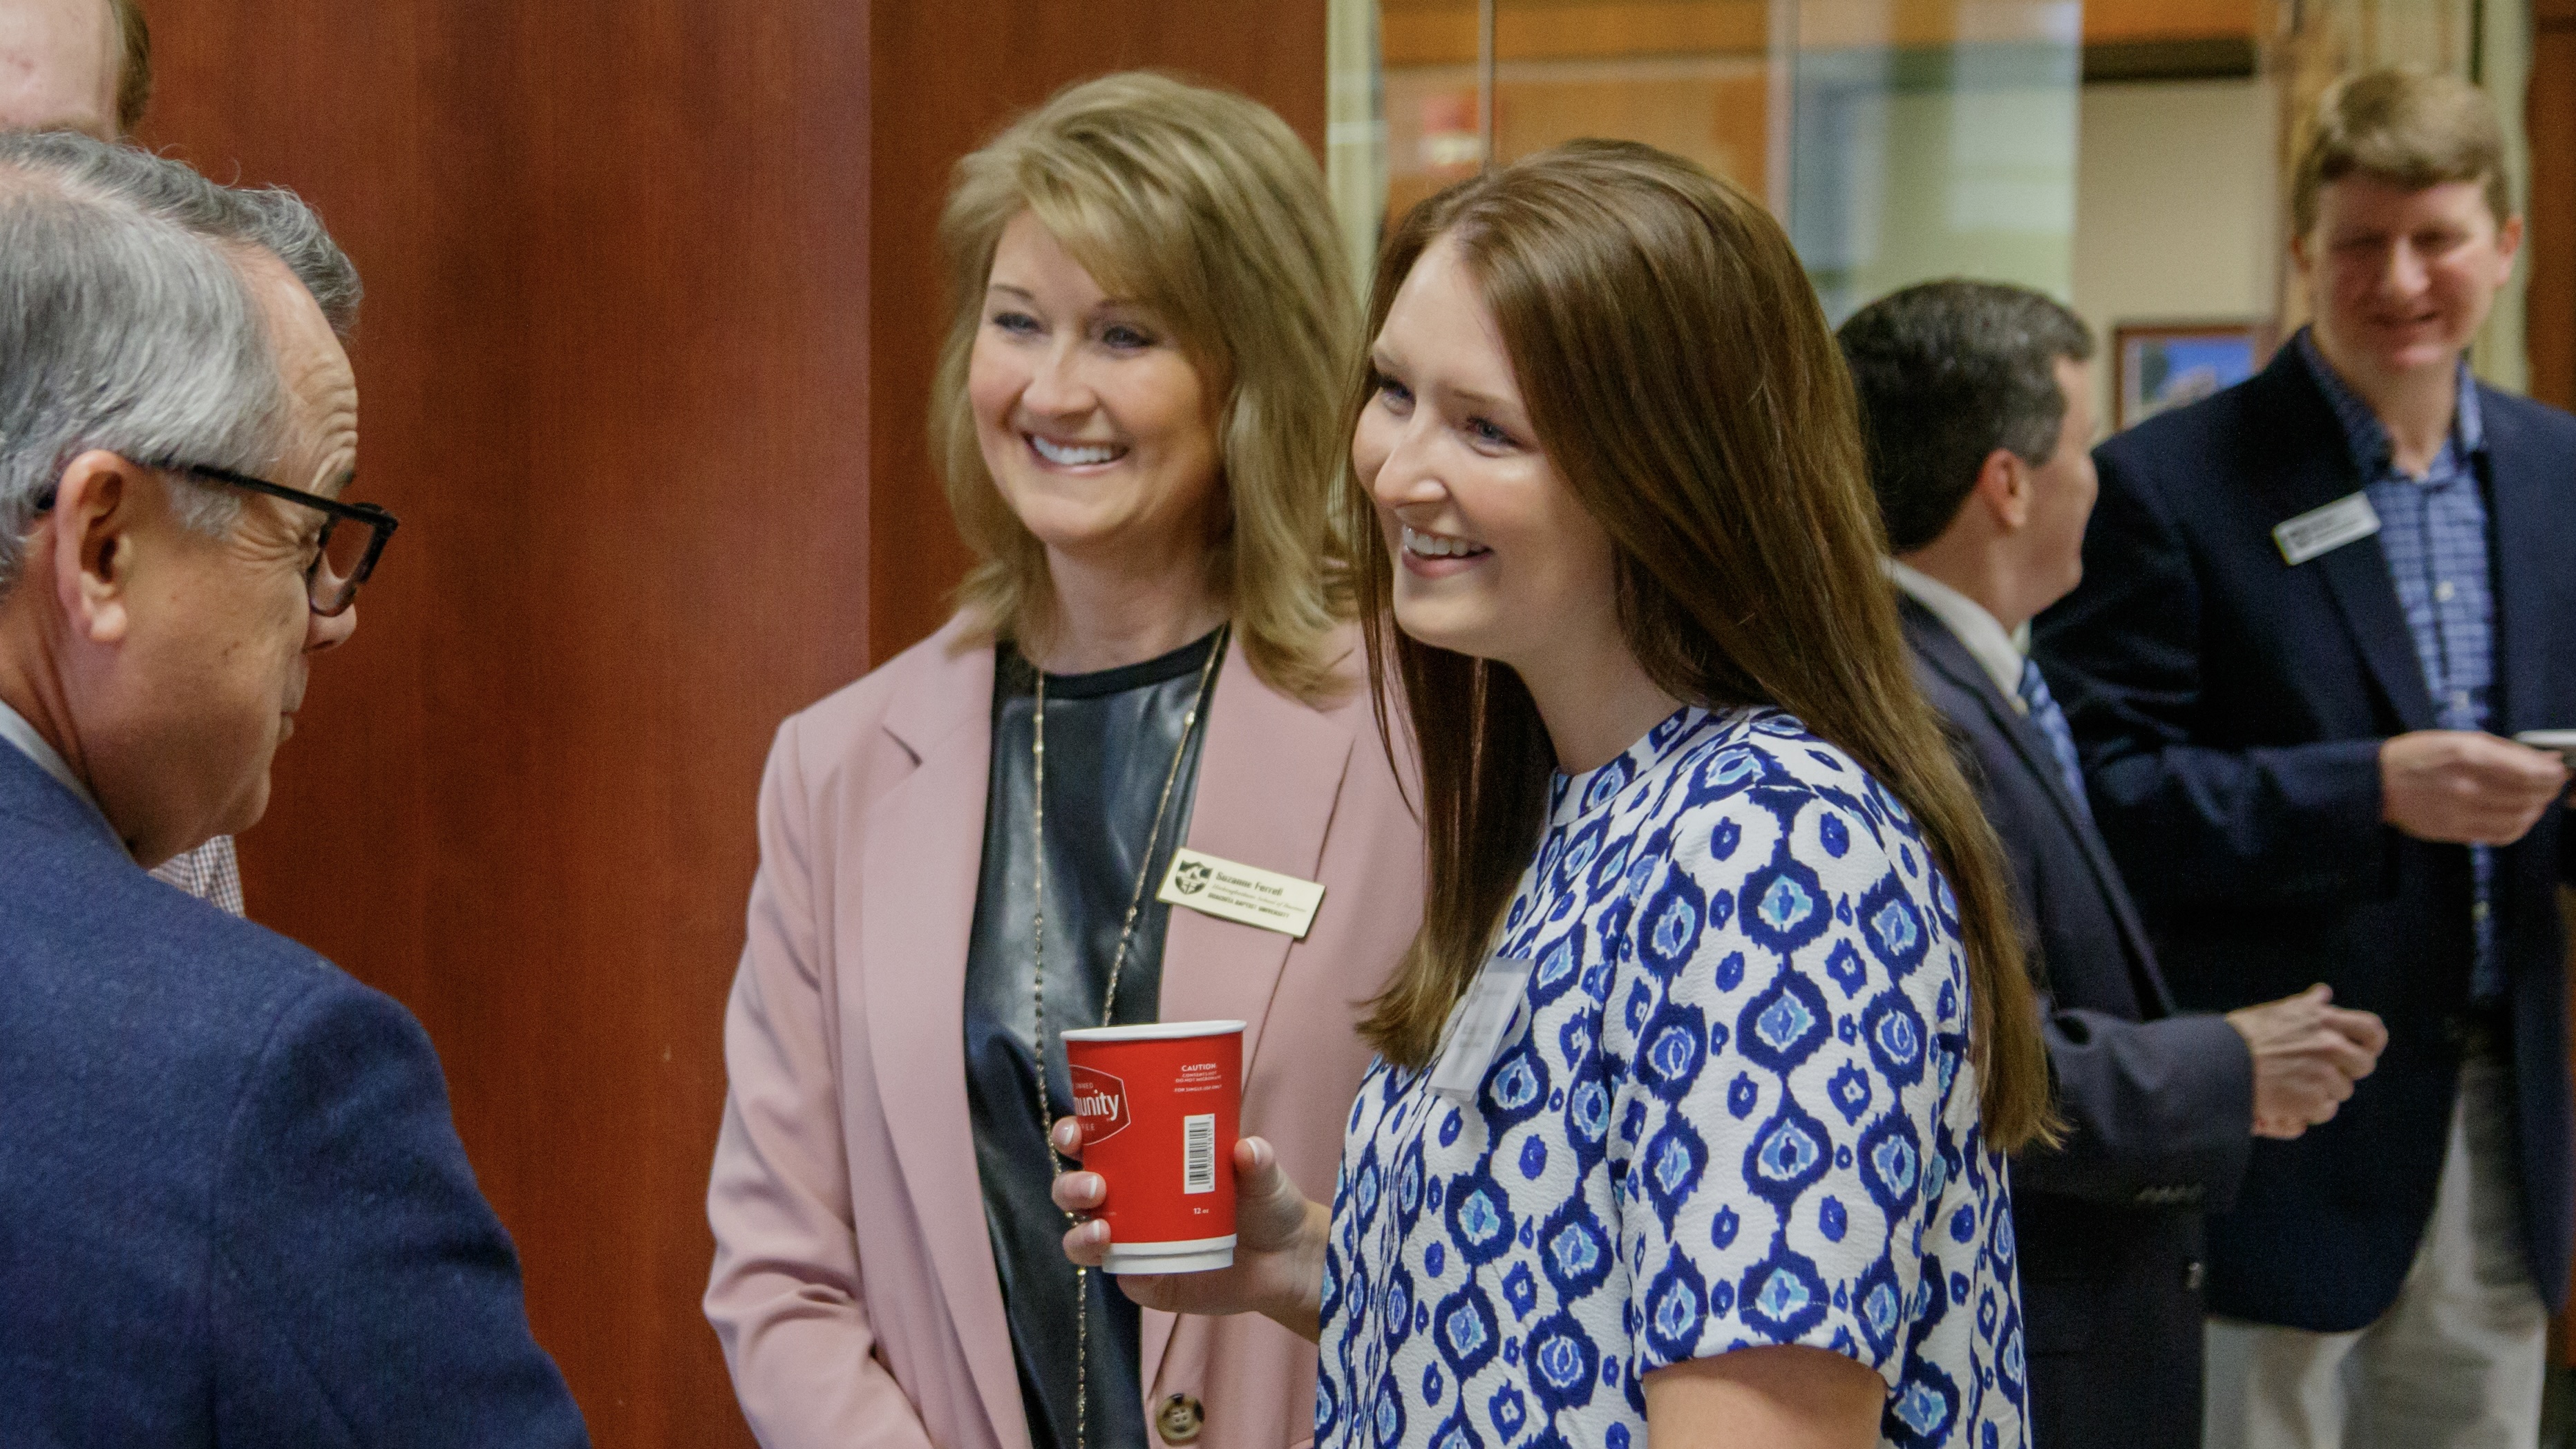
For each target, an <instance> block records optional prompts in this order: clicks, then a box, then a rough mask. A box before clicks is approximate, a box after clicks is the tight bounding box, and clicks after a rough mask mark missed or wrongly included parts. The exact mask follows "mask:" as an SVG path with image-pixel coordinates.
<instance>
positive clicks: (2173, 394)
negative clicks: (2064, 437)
mask: <svg viewBox="0 0 2576 1449" xmlns="http://www.w3.org/2000/svg"><path fill="white" fill-rule="evenodd" d="M2271 333H2272V326H2271V323H2270V322H2269V321H2266V320H2261V319H2251V320H2242V321H2229V322H2152V323H2151V322H2123V323H2120V324H2118V325H2117V326H2115V327H2113V328H2112V329H2111V428H2112V431H2114V432H2117V431H2119V430H2121V429H2123V428H2132V427H2135V426H2137V425H2138V424H2140V423H2143V422H2145V421H2146V420H2147V419H2149V418H2151V417H2154V416H2155V415H2156V414H2158V413H2160V412H2163V411H2164V410H2165V409H2167V408H2177V407H2180V406H2182V405H2183V404H2184V403H2190V402H2198V401H2200V400H2201V399H2202V398H2205V397H2207V396H2209V395H2210V394H2211V393H2214V392H2217V391H2218V390H2219V389H2221V388H2228V387H2234V386H2235V385H2236V384H2238V383H2240V382H2243V381H2244V380H2245V379H2247V378H2249V377H2252V376H2253V375H2254V373H2255V370H2256V369H2258V368H2260V367H2261V366H2262V365H2263V364H2264V363H2265V362H2266V361H2268V360H2269V359H2270V357H2271V355H2272V337H2271Z"/></svg>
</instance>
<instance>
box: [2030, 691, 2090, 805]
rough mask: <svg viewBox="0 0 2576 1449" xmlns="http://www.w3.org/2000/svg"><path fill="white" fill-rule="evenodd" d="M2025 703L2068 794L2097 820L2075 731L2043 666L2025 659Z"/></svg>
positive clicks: (2031, 720)
mask: <svg viewBox="0 0 2576 1449" xmlns="http://www.w3.org/2000/svg"><path fill="white" fill-rule="evenodd" d="M2020 693H2021V702H2022V703H2023V704H2024V705H2026V706H2028V707H2029V709H2030V722H2031V723H2032V724H2035V725H2037V726H2039V732H2040V734H2042V735H2043V736H2045V737H2046V738H2047V740H2048V751H2049V753H2050V754H2053V755H2055V756H2057V773H2058V776H2059V778H2061V779H2063V780H2064V781H2065V782H2066V793H2067V795H2068V796H2070V797H2072V798H2073V800H2074V801H2075V808H2076V810H2077V811H2078V812H2080V813H2081V814H2082V815H2083V816H2084V818H2085V819H2087V820H2090V819H2092V818H2093V802H2092V801H2090V800H2088V799H2086V798H2084V766H2083V764H2082V763H2081V762H2080V761H2078V760H2077V759H2076V757H2075V731H2073V730H2071V729H2068V728H2067V727H2066V711H2064V710H2062V709H2059V708H2058V707H2057V700H2056V698H2055V697H2054V696H2052V695H2051V694H2050V693H2049V692H2048V681H2047V680H2045V679H2042V678H2041V677H2040V674H2039V666H2038V665H2037V664H2036V663H2033V662H2032V661H2030V660H2028V659H2025V660H2023V661H2022V662H2021V691H2020Z"/></svg>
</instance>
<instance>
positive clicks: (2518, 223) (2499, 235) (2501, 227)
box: [2496, 216, 2522, 285]
mask: <svg viewBox="0 0 2576 1449" xmlns="http://www.w3.org/2000/svg"><path fill="white" fill-rule="evenodd" d="M2521 251H2522V218H2521V217H2520V216H2508V217H2506V218H2505V219H2504V220H2503V221H2502V222H2500V223H2498V224H2497V226H2496V255H2497V256H2498V257H2500V258H2502V259H2503V261H2504V266H2503V269H2502V270H2503V274H2504V276H2506V277H2508V278H2509V277H2511V276H2512V275H2513V261H2514V258H2515V257H2516V256H2518V255H2520V254H2521ZM2498 285H2502V283H2501V282H2499V283H2498Z"/></svg>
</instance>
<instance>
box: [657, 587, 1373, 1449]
mask: <svg viewBox="0 0 2576 1449" xmlns="http://www.w3.org/2000/svg"><path fill="white" fill-rule="evenodd" d="M960 632H961V626H960V625H959V624H958V623H956V622H953V621H952V622H951V623H950V624H949V626H948V627H947V628H945V629H943V630H941V631H940V633H938V634H937V635H934V636H933V637H932V638H930V639H928V640H926V641H924V642H923V643H921V644H918V645H915V646H914V647H913V648H911V649H909V650H907V651H905V652H904V653H903V654H901V655H899V656H897V657H896V658H895V659H894V660H893V661H891V662H890V663H888V664H887V665H885V667H883V668H881V669H879V670H877V671H876V672H874V673H872V674H870V675H869V676H868V677H867V678H865V679H862V680H860V681H859V682H858V683H856V684H854V685H851V686H850V687H849V688H847V689H844V690H842V691H840V692H839V693H837V694H834V695H832V696H831V697H830V698H828V699H825V700H824V701H822V702H821V703H820V704H817V705H815V706H813V707H812V708H811V709H808V710H806V711H804V712H803V713H801V714H798V715H796V716H794V717H792V718H790V719H789V720H788V721H787V722H786V724H784V725H783V726H781V727H780V729H779V731H778V740H777V744H776V745H775V747H774V748H773V749H772V750H771V752H770V757H769V769H768V775H767V778H766V780H765V782H764V784H763V785H762V788H761V798H760V853H761V864H760V872H759V875H758V877H757V878H756V879H755V880H754V882H753V885H752V891H751V910H750V935H749V940H748V942H747V943H746V944H745V946H744V948H743V956H742V965H741V968H740V970H739V972H738V973H737V975H736V976H735V978H734V988H733V999H732V1002H731V1004H730V1006H729V1007H728V1009H727V1011H726V1016H725V1062H726V1067H727V1069H728V1071H729V1073H730V1075H731V1090H730V1094H729V1096H728V1098H727V1100H726V1104H725V1118H724V1128H723V1133H722V1135H721V1136H720V1137H719V1139H718V1140H717V1144H716V1159H715V1170H714V1176H713V1180H712V1182H711V1183H710V1185H709V1187H708V1190H707V1217H708V1219H709V1221H710V1222H711V1223H712V1224H713V1226H714V1228H715V1237H716V1258H715V1269H714V1274H713V1276H712V1279H711V1281H710V1282H709V1283H708V1285H707V1298H706V1311H707V1318H708V1321H709V1322H711V1323H712V1324H714V1325H715V1329H716V1332H717V1334H718V1336H719V1337H721V1338H722V1339H723V1341H724V1348H725V1354H726V1357H727V1359H728V1360H729V1361H730V1363H731V1364H732V1367H733V1378H734V1386H735V1389H736V1391H737V1392H738V1393H739V1395H740V1396H741V1399H742V1406H743V1411H744V1413H745V1414H746V1415H747V1416H748V1417H749V1418H750V1420H751V1425H752V1428H753V1430H754V1431H755V1432H756V1433H758V1435H759V1436H760V1439H761V1442H762V1443H763V1444H766V1445H769V1446H772V1449H781V1446H823V1445H833V1446H870V1449H876V1446H886V1449H892V1446H906V1449H915V1446H927V1445H937V1446H940V1449H1028V1443H1029V1436H1028V1423H1027V1419H1026V1417H1025V1415H1024V1413H1023V1411H1022V1409H1021V1406H1020V1392H1019V1382H1018V1376H1017V1373H1016V1371H1015V1369H1014V1367H1013V1364H1012V1359H1011V1340H1010V1329H1009V1326H1008V1324H1007V1323H1006V1322H1005V1321H1004V1319H1003V1314H1002V1295H1001V1286H1000V1280H999V1278H998V1276H997V1275H996V1273H995V1271H994V1268H993V1255H992V1248H991V1244H990V1242H989V1240H988V1238H987V1237H986V1231H985V1222H984V1204H983V1195H982V1187H981V1183H980V1179H979V1178H978V1176H977V1172H976V1167H975V1149H974V1140H973V1137H972V1135H971V1132H970V1130H969V1128H968V1125H967V1117H966V1075H965V1019H964V1010H965V1006H964V997H965V979H966V942H967V934H968V928H969V925H970V923H971V918H972V916H973V914H974V909H975V889H976V881H977V876H978V873H979V870H980V868H981V864H982V852H983V841H984V796H985V783H986V777H987V771H988V769H989V766H990V756H991V752H992V724H991V711H992V697H993V650H992V649H991V647H989V646H986V647H981V648H972V649H966V650H963V651H962V652H952V646H953V645H954V643H955V641H956V640H957V639H958V638H959V636H960ZM1350 643H1351V649H1352V657H1353V659H1354V661H1356V659H1357V658H1358V648H1357V639H1356V636H1352V637H1351V639H1350ZM1354 672H1356V665H1354ZM1189 845H1190V848H1192V849H1194V850H1201V851H1206V852H1208V853H1209V854H1212V855H1217V856H1222V857H1224V858H1225V859H1228V860H1235V861H1241V862H1243V863H1245V864H1248V865H1257V866H1262V867H1264V868H1267V869H1270V870H1275V871H1281V872H1284V873H1286V874H1289V875H1293V876H1298V877H1300V878H1303V879H1307V880H1316V881H1321V882H1322V883H1323V885H1324V900H1323V906H1322V909H1321V910H1320V911H1319V912H1318V913H1317V915H1316V917H1315V924H1314V928H1313V930H1312V931H1311V932H1310V933H1309V934H1308V935H1307V937H1306V939H1305V940H1303V941H1291V940H1290V939H1289V938H1288V937H1286V936H1283V935H1279V934H1276V933H1274V932H1270V931H1263V930H1258V929H1255V928H1253V927H1250V926H1241V925H1236V924H1233V923H1231V922H1227V921H1221V920H1218V919H1216V918H1214V917H1210V916H1203V915H1200V914H1198V913H1197V912H1195V911H1192V910H1188V909H1186V908H1182V907H1174V908H1173V910H1172V914H1171V926H1170V930H1169V933H1168V935H1167V937H1166V940H1165V944H1164V950H1163V992H1162V1010H1161V1015H1162V1018H1163V1019H1164V1020H1167V1021H1188V1020H1200V1019H1207V1018H1228V1017H1234V1018H1241V1019H1242V1020H1243V1021H1245V1022H1247V1023H1249V1024H1250V1028H1251V1029H1250V1031H1249V1033H1248V1034H1247V1035H1246V1037H1245V1041H1244V1050H1245V1055H1246V1076H1245V1095H1244V1103H1243V1126H1244V1130H1245V1131H1246V1132H1252V1133H1258V1134H1260V1135H1261V1136H1263V1137H1266V1138H1268V1139H1269V1140H1270V1141H1271V1142H1273V1143H1275V1144H1277V1146H1278V1149H1279V1156H1280V1160H1281V1161H1282V1163H1283V1164H1285V1166H1286V1167H1287V1169H1288V1171H1289V1173H1290V1175H1291V1176H1293V1177H1294V1178H1295V1179H1296V1181H1297V1184H1298V1185H1299V1186H1300V1187H1302V1188H1304V1189H1305V1190H1306V1193H1307V1195H1308V1196H1310V1197H1314V1198H1317V1199H1319V1200H1329V1197H1330V1194H1331V1192H1332V1190H1333V1179H1334V1173H1335V1169H1336V1165H1337V1162H1338V1160H1339V1157H1340V1152H1341V1133H1342V1124H1343V1120H1344V1119H1345V1118H1346V1117H1347V1116H1348V1115H1349V1112H1350V1106H1351V1101H1352V1097H1353V1094H1354V1093H1355V1092H1356V1091H1357V1090H1358V1086H1359V1080H1360V1076H1361V1074H1362V1072H1363V1071H1364V1070H1365V1069H1366V1067H1367V1065H1368V1060H1369V1055H1370V1053H1369V1049H1368V1047H1367V1046H1365V1045H1364V1044H1363V1043H1362V1042H1361V1041H1360V1039H1359V1037H1358V1035H1357V1034H1356V1033H1355V1031H1354V1030H1353V1023H1354V1022H1355V1021H1356V1019H1357V1016H1358V1012H1357V1003H1358V1002H1360V1001H1361V1000H1363V999H1365V998H1366V997H1368V996H1370V995H1372V994H1374V993H1375V992H1376V990H1377V989H1378V987H1379V985H1380V984H1381V983H1382V982H1383V981H1384V980H1385V978H1386V976H1387V974H1388V972H1389V971H1391V970H1392V969H1393V968H1394V965H1395V963H1396V961H1397V959H1398V958H1399V957H1400V956H1401V955H1402V954H1403V951H1404V948H1405V945H1406V943H1407V942H1408V941H1410V940H1411V939H1412V936H1413V932H1414V928H1415V925H1416V924H1417V923H1418V921H1419V920H1420V917H1421V911H1422V897H1423V851H1422V831H1421V827H1420V825H1419V824H1418V823H1417V822H1416V820H1415V819H1414V816H1413V814H1412V812H1411V810H1410V809H1409V808H1408V807H1407V806H1406V804H1405V801H1404V797H1403V795H1402V794H1400V793H1399V791H1398V788H1397V782H1396V776H1395V774H1394V772H1393V771H1392V770H1391V769H1390V768H1389V766H1388V764H1387V759H1386V751H1385V749H1384V748H1383V746H1381V744H1380V743H1379V736H1378V733H1377V728H1376V724H1375V722H1374V720H1372V719H1371V717H1370V713H1369V703H1368V694H1367V691H1366V690H1365V689H1358V690H1354V691H1353V692H1352V695H1351V697H1350V698H1349V699H1347V700H1346V701H1344V702H1342V703H1341V704H1339V705H1337V706H1335V707H1333V708H1330V709H1324V710H1318V709H1315V708H1313V707H1311V706H1309V705H1307V704H1304V703H1302V702H1300V701H1298V700H1296V699H1293V698H1290V697H1287V696H1283V695H1280V694H1277V693H1274V692H1273V691H1272V690H1271V689H1269V688H1268V687H1267V686H1266V685H1264V684H1263V683H1262V682H1261V681H1260V679H1258V678H1257V677H1256V676H1255V675H1254V674H1253V673H1252V670H1251V669H1250V667H1249V666H1248V665H1246V664H1245V663H1244V660H1243V656H1242V653H1241V652H1240V651H1239V650H1237V651H1234V652H1233V653H1232V654H1231V655H1230V656H1229V657H1228V658H1227V659H1226V661H1225V662H1224V664H1223V665H1222V666H1221V667H1220V669H1219V672H1218V676H1217V687H1216V695H1215V702H1214V704H1213V705H1212V706H1211V709H1210V714H1209V718H1208V733H1207V740H1206V743H1205V744H1204V745H1202V746H1201V757H1200V762H1199V776H1198V793H1197V796H1196V801H1195V804H1194V806H1193V808H1192V810H1191V816H1190V828H1189ZM1143 1348H1144V1354H1143V1366H1144V1379H1145V1382H1144V1383H1142V1384H1140V1385H1138V1386H1137V1387H1138V1390H1139V1391H1140V1392H1142V1393H1143V1394H1144V1395H1145V1396H1146V1422H1147V1423H1149V1424H1153V1423H1155V1422H1156V1409H1157V1407H1158V1406H1159V1405H1161V1404H1163V1403H1164V1402H1165V1401H1166V1400H1167V1399H1169V1398H1170V1397H1171V1396H1173V1395H1188V1396H1189V1397H1191V1398H1193V1399H1196V1400H1198V1401H1200V1402H1201V1403H1202V1404H1203V1405H1204V1406H1205V1428H1204V1430H1203V1432H1202V1433H1201V1434H1200V1436H1199V1439H1198V1443H1199V1444H1200V1445H1202V1446H1210V1449H1280V1446H1284V1445H1289V1444H1295V1443H1298V1442H1301V1441H1303V1440H1305V1439H1307V1438H1309V1437H1310V1436H1311V1433H1312V1426H1313V1417H1314V1396H1315V1350H1314V1348H1313V1346H1312V1345H1309V1344H1307V1343H1306V1342H1304V1341H1303V1340H1301V1339H1299V1338H1297V1337H1296V1336H1295V1335H1293V1334H1290V1333H1289V1332H1287V1331H1286V1330H1285V1329H1282V1328H1280V1327H1278V1326H1277V1325H1275V1324H1273V1323H1271V1322H1269V1321H1268V1320H1266V1319H1262V1318H1258V1317H1249V1316H1247V1317H1241V1318H1222V1319H1210V1318H1197V1317H1183V1318H1176V1317H1175V1316H1174V1315H1171V1314H1167V1313H1154V1312H1148V1313H1146V1314H1145V1316H1144V1340H1143Z"/></svg>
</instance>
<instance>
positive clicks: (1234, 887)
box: [1154, 849, 1324, 941]
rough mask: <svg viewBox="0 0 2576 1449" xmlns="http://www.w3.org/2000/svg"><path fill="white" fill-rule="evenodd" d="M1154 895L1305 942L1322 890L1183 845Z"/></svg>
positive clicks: (1205, 913)
mask: <svg viewBox="0 0 2576 1449" xmlns="http://www.w3.org/2000/svg"><path fill="white" fill-rule="evenodd" d="M1154 899H1156V900H1158V901H1161V902H1163V903H1165V904H1167V905H1174V906H1187V907H1189V908H1190V909H1191V910H1194V911H1198V912H1200V913H1201V914H1204V915H1210V916H1214V917H1216V918H1217V919H1218V920H1220V921H1234V922H1237V923H1238V924H1241V925H1246V926H1259V927H1260V928H1261V929H1263V930H1265V931H1277V932H1279V933H1280V934H1281V935H1283V936H1294V937H1296V938H1297V939H1298V940H1300V941H1302V940H1305V939H1306V932H1307V931H1309V930H1311V929H1312V928H1313V927H1314V924H1315V908H1316V907H1317V906H1320V905H1322V904H1323V903H1324V888H1323V887H1322V886H1319V885H1317V884H1315V883H1314V882H1313V881H1310V880H1299V879H1297V877H1295V876H1293V875H1281V874H1279V873H1278V872H1277V871H1275V870H1263V869H1262V868H1261V867H1259V866H1257V865H1239V864H1237V863H1236V862H1234V861H1231V860H1226V859H1224V858H1222V857H1219V856H1214V855H1207V854H1204V853H1202V852H1199V851H1195V850H1188V849H1182V850H1176V851H1173V852H1172V868H1171V869H1169V870H1167V871H1165V872H1163V888H1162V889H1161V890H1158V891H1156V892H1154Z"/></svg>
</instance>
